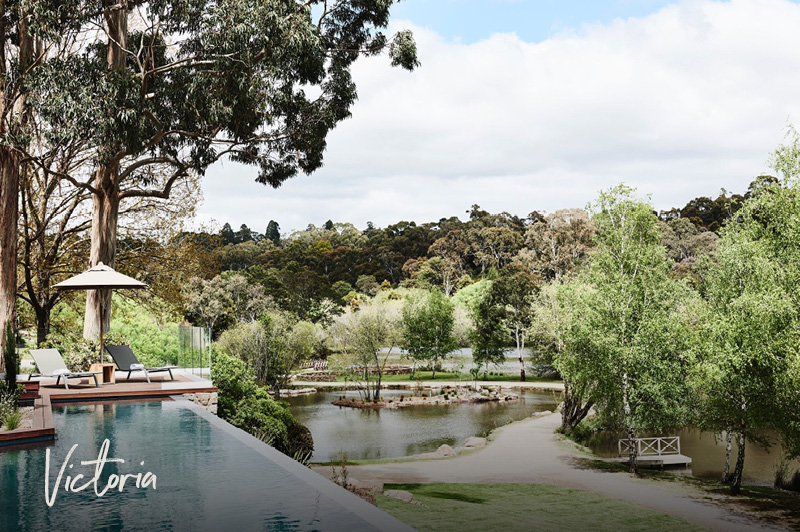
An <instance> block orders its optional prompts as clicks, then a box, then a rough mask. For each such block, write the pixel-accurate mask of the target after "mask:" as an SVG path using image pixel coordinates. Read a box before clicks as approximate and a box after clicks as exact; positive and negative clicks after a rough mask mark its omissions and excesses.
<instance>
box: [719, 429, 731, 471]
mask: <svg viewBox="0 0 800 532" xmlns="http://www.w3.org/2000/svg"><path fill="white" fill-rule="evenodd" d="M727 440H728V443H727V445H726V446H725V468H724V469H723V470H722V479H721V480H722V483H723V484H727V483H728V481H729V480H730V478H729V476H730V473H731V446H732V444H733V429H731V428H728V434H727Z"/></svg>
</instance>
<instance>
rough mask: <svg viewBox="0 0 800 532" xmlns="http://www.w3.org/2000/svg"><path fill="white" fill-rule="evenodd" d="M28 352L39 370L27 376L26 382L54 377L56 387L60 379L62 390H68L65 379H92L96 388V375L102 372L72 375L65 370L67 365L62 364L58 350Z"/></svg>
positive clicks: (33, 350) (62, 360) (32, 350)
mask: <svg viewBox="0 0 800 532" xmlns="http://www.w3.org/2000/svg"><path fill="white" fill-rule="evenodd" d="M28 352H29V353H30V354H31V357H33V361H34V362H35V363H36V368H37V369H38V370H39V373H31V374H29V375H28V380H31V377H56V385H58V383H59V381H61V379H64V388H66V389H67V390H69V384H67V379H82V378H85V377H92V378H93V379H94V385H95V386H98V383H97V375H98V374H99V373H102V371H87V372H84V373H73V372H71V371H70V370H69V369H67V365H66V364H64V359H63V358H62V357H61V353H59V352H58V349H31V350H30V351H28Z"/></svg>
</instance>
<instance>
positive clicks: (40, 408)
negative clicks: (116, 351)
mask: <svg viewBox="0 0 800 532" xmlns="http://www.w3.org/2000/svg"><path fill="white" fill-rule="evenodd" d="M173 373H174V375H175V380H174V381H171V380H169V378H168V377H166V380H155V379H152V378H151V380H152V381H153V382H149V383H148V382H147V381H146V380H145V379H144V377H142V380H138V379H137V378H133V379H131V380H129V381H128V380H125V378H124V375H126V374H127V372H124V373H122V372H121V373H120V374H119V375H118V377H120V378H118V379H117V382H116V383H115V384H105V385H102V384H101V385H100V386H97V387H96V386H95V385H94V382H91V383H90V382H89V379H82V380H81V381H80V383H79V384H70V388H69V390H66V389H65V388H64V386H63V385H58V386H57V385H56V380H55V379H40V380H39V381H40V382H41V384H40V386H39V397H37V398H36V400H35V401H34V403H33V427H32V428H25V429H16V430H10V431H6V432H0V446H4V445H17V444H22V443H33V442H42V441H52V440H53V439H55V433H56V431H55V427H54V425H53V410H52V408H51V406H52V404H53V403H66V402H96V401H130V400H135V399H166V398H168V397H169V396H170V395H181V394H184V393H204V392H206V393H210V392H216V391H217V389H216V388H215V387H214V386H213V385H212V384H211V382H210V381H207V380H203V379H198V378H196V377H194V376H192V375H189V374H181V373H179V372H177V371H173ZM73 382H74V381H73Z"/></svg>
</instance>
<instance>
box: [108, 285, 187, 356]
mask: <svg viewBox="0 0 800 532" xmlns="http://www.w3.org/2000/svg"><path fill="white" fill-rule="evenodd" d="M113 308H114V315H113V318H112V320H111V331H110V332H109V333H108V335H106V340H105V343H106V345H115V344H119V343H127V344H128V345H130V346H131V349H132V350H133V352H134V353H136V357H137V358H138V359H139V361H140V362H141V363H142V364H144V365H145V366H146V367H157V366H164V365H177V364H178V356H179V354H180V344H179V338H178V325H179V323H178V320H177V317H175V316H170V315H168V314H167V315H163V316H159V315H158V313H155V312H153V310H152V309H150V308H148V307H145V306H144V305H142V304H141V303H138V302H136V301H134V300H129V299H123V298H116V299H115V300H114V303H113ZM116 335H119V336H120V337H121V338H119V337H115V336H116Z"/></svg>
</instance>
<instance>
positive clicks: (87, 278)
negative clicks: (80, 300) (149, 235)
mask: <svg viewBox="0 0 800 532" xmlns="http://www.w3.org/2000/svg"><path fill="white" fill-rule="evenodd" d="M55 288H58V289H59V290H110V289H113V288H133V289H137V288H147V285H146V284H145V283H143V282H141V281H137V280H136V279H134V278H133V277H128V276H127V275H123V274H121V273H119V272H116V271H114V269H113V268H111V267H109V266H106V265H105V264H103V263H102V262H100V263H98V264H97V266H92V267H91V268H89V269H88V270H86V271H85V272H83V273H80V274H78V275H76V276H75V277H70V278H69V279H67V280H66V281H63V282H61V283H58V284H57V285H55ZM102 305H103V298H102V297H101V298H100V316H101V318H100V357H101V358H102V356H103V348H104V347H105V344H104V341H103V333H104V331H103V326H104V323H103V322H104V321H105V320H104V319H103V318H102V317H103V316H104V315H105V309H104V308H103V306H102Z"/></svg>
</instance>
